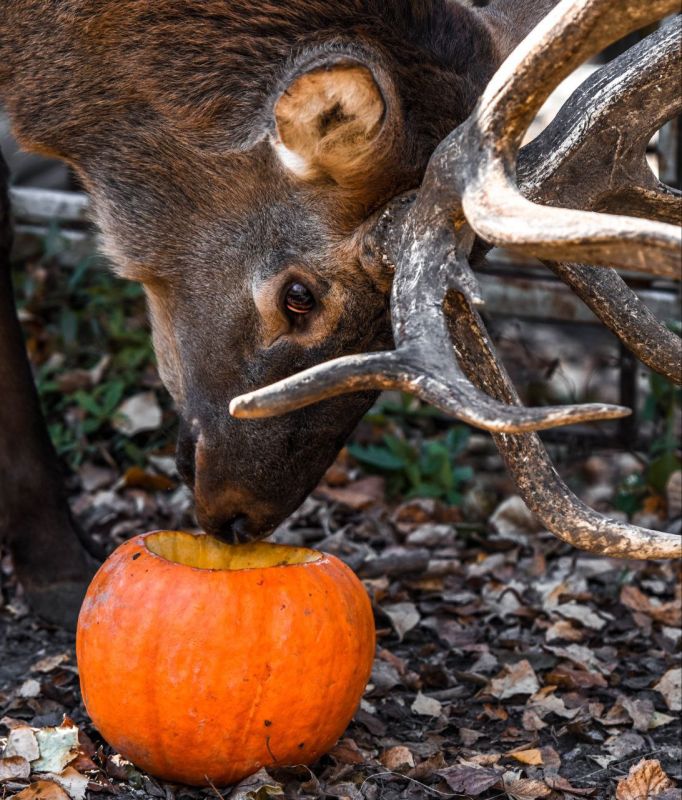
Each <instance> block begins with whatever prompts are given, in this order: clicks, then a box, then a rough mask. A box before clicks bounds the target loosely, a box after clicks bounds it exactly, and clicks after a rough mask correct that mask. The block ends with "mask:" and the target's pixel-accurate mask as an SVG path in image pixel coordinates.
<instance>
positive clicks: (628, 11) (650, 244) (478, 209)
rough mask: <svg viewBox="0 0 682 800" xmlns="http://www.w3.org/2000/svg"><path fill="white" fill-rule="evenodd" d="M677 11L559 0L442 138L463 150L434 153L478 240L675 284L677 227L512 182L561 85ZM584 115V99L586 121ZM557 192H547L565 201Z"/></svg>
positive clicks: (666, 6) (658, 2) (661, 5)
mask: <svg viewBox="0 0 682 800" xmlns="http://www.w3.org/2000/svg"><path fill="white" fill-rule="evenodd" d="M677 8H678V2H677V0H648V2H646V3H640V2H636V0H631V1H630V2H629V3H613V2H609V0H586V1H585V2H583V3H575V2H573V1H572V0H563V2H561V3H560V4H559V5H558V6H556V8H555V9H554V10H553V11H552V12H551V13H550V14H549V15H548V16H547V17H546V18H545V19H544V20H543V21H542V22H541V23H540V24H539V25H538V26H537V28H535V30H534V31H533V32H532V33H531V34H530V36H528V37H527V38H526V39H525V40H524V42H523V43H522V44H521V45H520V46H519V47H517V48H516V50H515V51H514V52H513V53H512V54H511V56H510V57H509V58H508V59H507V60H506V61H505V62H504V64H503V65H502V67H500V69H499V70H498V71H497V73H496V74H495V75H494V76H493V78H492V80H491V82H490V83H489V85H488V87H487V88H486V90H485V92H484V94H483V96H482V97H481V100H480V102H479V105H478V106H477V108H476V110H475V111H474V113H473V114H472V115H471V116H470V117H469V119H468V120H467V121H466V122H465V123H464V124H463V125H461V126H460V127H459V128H458V129H457V130H456V131H454V132H453V133H452V134H451V135H450V137H448V138H449V139H453V140H456V141H458V142H459V143H461V144H460V146H459V147H453V146H451V143H450V142H448V139H446V140H445V142H443V143H442V144H441V146H440V148H439V150H440V151H441V152H440V154H438V152H437V155H439V160H440V161H441V163H440V165H439V169H440V170H441V171H442V172H443V174H446V175H450V176H452V178H453V179H454V181H455V184H456V186H457V189H458V190H459V194H460V196H461V199H462V208H463V211H464V214H465V216H466V219H467V221H468V222H469V224H470V225H471V226H472V228H473V229H474V230H475V231H476V233H477V234H478V235H479V236H480V237H481V238H482V239H484V240H485V241H487V242H490V243H491V244H494V245H497V246H500V247H507V248H508V249H510V250H515V251H518V252H521V253H525V254H526V255H533V256H536V257H537V258H546V259H550V260H553V261H566V260H571V261H584V262H586V263H589V264H595V265H602V266H617V267H625V268H631V269H637V270H639V271H642V272H650V273H652V274H655V275H663V276H667V277H671V278H677V279H679V278H680V232H679V229H678V228H676V227H675V226H674V225H669V224H665V223H661V222H652V221H650V220H642V219H638V220H635V219H633V218H632V217H624V216H620V215H618V216H616V215H612V214H608V215H604V214H597V213H595V212H590V211H579V210H574V209H567V208H554V207H551V206H544V205H539V204H538V203H533V202H531V201H530V200H527V199H526V198H525V197H523V195H522V194H521V192H520V191H519V188H518V186H517V185H516V183H515V180H514V173H515V164H516V157H517V154H518V151H519V147H520V144H521V140H522V137H523V135H524V133H525V132H526V130H527V129H528V126H529V125H530V123H531V121H532V119H533V117H534V116H535V114H536V113H537V111H538V110H539V108H540V106H541V105H542V103H543V102H544V101H545V100H546V99H547V97H548V96H549V94H550V93H551V91H552V89H553V88H554V87H555V86H556V85H557V84H558V83H559V81H561V80H562V79H563V78H565V77H566V76H567V75H568V74H569V73H570V72H571V71H572V70H573V69H574V67H576V66H577V65H578V64H579V63H581V62H582V61H584V60H585V58H587V57H588V56H590V55H592V54H593V53H595V52H596V51H598V50H599V49H600V48H602V47H603V46H604V45H606V44H608V43H609V42H612V41H613V40H614V39H616V38H618V37H620V36H624V35H625V34H627V33H629V32H630V31H632V30H635V29H637V28H641V27H642V26H644V25H647V24H649V23H651V22H654V21H655V20H657V19H660V18H661V17H662V16H663V15H664V14H666V13H673V12H675V11H676V10H677ZM641 67H642V68H644V69H647V67H648V68H649V70H651V64H648V65H647V64H646V63H644V64H641ZM650 74H651V73H650ZM657 85H658V84H657ZM530 87H532V90H530ZM597 88H598V87H597ZM668 90H669V91H674V89H670V87H669V89H668ZM614 102H618V103H619V104H620V103H621V98H619V99H618V101H614ZM590 111H591V109H589V108H588V107H587V106H586V105H585V104H584V103H583V115H589V113H590ZM461 145H465V146H464V147H463V146H461ZM474 153H475V154H476V157H475V158H471V157H470V156H471V154H474ZM463 154H465V155H467V156H469V158H466V157H463ZM580 179H581V180H590V179H591V176H587V175H581V176H580ZM561 188H562V187H561V186H560V185H559V186H556V187H553V191H557V192H558V194H559V196H561V195H560V192H561ZM556 196H557V194H554V197H556ZM610 210H612V209H610Z"/></svg>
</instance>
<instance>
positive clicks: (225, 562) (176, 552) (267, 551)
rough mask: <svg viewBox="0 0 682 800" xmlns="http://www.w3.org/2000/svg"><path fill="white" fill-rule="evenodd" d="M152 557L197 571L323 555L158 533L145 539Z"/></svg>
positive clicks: (267, 564)
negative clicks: (152, 554)
mask: <svg viewBox="0 0 682 800" xmlns="http://www.w3.org/2000/svg"><path fill="white" fill-rule="evenodd" d="M144 543H145V546H146V548H147V550H149V551H150V552H151V553H154V555H156V556H159V557H161V558H164V559H165V560H166V561H171V562H172V563H174V564H183V565H184V566H187V567H195V568H196V569H222V570H240V569H265V568H268V567H284V566H290V565H297V564H310V563H312V562H313V561H319V559H320V558H322V553H319V552H318V551H317V550H310V549H309V548H307V547H288V546H287V545H281V544H272V543H271V542H253V543H252V544H227V543H225V542H221V541H220V539H216V538H215V537H214V536H209V535H208V534H193V533H187V532H185V531H157V532H156V533H150V534H148V535H147V536H145V537H144Z"/></svg>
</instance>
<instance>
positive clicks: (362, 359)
mask: <svg viewBox="0 0 682 800" xmlns="http://www.w3.org/2000/svg"><path fill="white" fill-rule="evenodd" d="M419 225H421V218H420V217H419ZM406 231H407V233H406V236H407V237H408V244H407V246H406V247H405V250H404V253H405V258H404V259H403V261H402V262H401V267H400V268H399V270H398V272H397V274H396V277H395V280H394V284H393V303H392V306H393V309H394V317H395V318H394V326H393V327H394V333H395V340H396V345H397V349H396V350H393V351H389V352H379V353H365V354H358V355H351V356H344V357H342V358H337V359H334V360H332V361H328V362H326V363H324V364H320V365H318V366H315V367H312V368H310V369H307V370H304V371H303V372H299V373H297V374H296V375H292V376H291V377H288V378H285V379H284V380H281V381H278V382H277V383H274V384H272V385H270V386H266V387H265V388H263V389H259V390H257V391H255V392H250V393H249V394H245V395H241V396H240V397H236V398H234V399H233V400H232V402H231V403H230V413H231V414H232V415H233V416H235V417H239V418H258V417H268V416H272V415H274V414H284V413H287V412H290V411H293V410H295V409H298V408H302V407H303V406H306V405H309V404H310V403H314V402H317V401H319V400H322V399H324V398H328V397H334V396H336V395H339V394H344V393H346V392H356V391H367V390H371V389H374V390H376V389H402V390H404V391H408V392H410V393H412V394H414V395H416V396H417V397H420V398H421V399H422V400H425V401H426V402H428V403H431V404H432V405H434V406H436V407H438V408H440V409H441V410H442V411H444V412H445V413H447V414H451V415H453V416H455V417H458V418H459V419H461V420H463V421H465V422H467V423H469V424H470V425H473V426H475V427H478V428H482V429H484V430H488V431H498V432H501V431H504V432H507V433H515V432H521V431H528V430H544V429H546V428H551V427H556V426H559V425H570V424H574V423H576V422H584V421H588V420H597V419H614V418H617V417H622V416H626V415H627V414H629V413H630V411H629V409H627V408H623V407H622V406H613V405H608V404H603V403H589V404H585V405H577V406H545V407H542V408H526V407H518V406H517V407H514V406H509V405H507V404H505V403H503V402H498V401H496V400H494V399H492V398H491V397H489V396H488V395H486V394H485V393H484V392H482V391H480V390H479V389H477V388H476V387H475V386H474V385H473V384H472V382H471V381H470V380H469V378H468V377H467V376H466V375H465V374H464V373H463V371H462V369H461V367H460V366H459V364H458V363H457V360H456V358H455V357H454V353H453V351H452V345H451V342H450V336H449V333H448V329H447V323H446V321H445V318H444V316H443V308H442V306H443V298H444V297H445V295H446V292H447V291H448V290H449V289H453V290H455V291H457V292H459V293H461V294H462V295H463V296H465V297H467V302H469V303H475V302H476V299H477V297H478V290H477V284H476V278H475V276H474V274H473V272H472V271H471V269H470V267H469V265H468V263H466V261H465V260H464V259H461V258H457V256H456V251H455V241H454V238H455V237H454V231H453V229H452V226H451V225H447V226H446V227H445V228H442V227H438V228H437V229H431V230H430V231H429V232H426V233H425V237H426V239H427V241H426V242H424V241H419V240H418V239H415V238H414V237H413V236H412V234H413V233H414V231H415V227H414V225H410V224H408V225H407V226H406ZM452 259H456V260H455V261H454V263H453V261H452ZM432 264H438V265H440V266H439V267H438V269H437V270H436V271H435V273H434V272H433V271H432V266H431V265H432ZM453 267H454V268H453Z"/></svg>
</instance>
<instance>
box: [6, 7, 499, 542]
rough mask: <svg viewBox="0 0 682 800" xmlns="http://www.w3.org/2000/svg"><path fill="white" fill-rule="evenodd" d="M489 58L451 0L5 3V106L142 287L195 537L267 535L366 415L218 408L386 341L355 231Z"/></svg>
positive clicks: (459, 116)
mask: <svg viewBox="0 0 682 800" xmlns="http://www.w3.org/2000/svg"><path fill="white" fill-rule="evenodd" d="M496 60H497V56H496V55H495V49H494V45H493V42H492V38H491V35H490V33H489V30H488V27H487V26H486V24H484V21H483V20H482V18H481V17H480V16H479V15H477V14H476V13H475V12H474V11H472V10H470V9H467V8H464V7H462V6H460V5H458V4H457V3H455V2H450V1H449V0H391V1H390V2H388V1H387V0H347V2H337V1H336V0H305V1H303V0H288V2H273V1H272V0H270V1H269V2H265V3H261V4H253V3H247V2H245V0H155V1H154V2H150V3H147V2H139V0H3V2H2V4H1V6H0V96H1V97H2V98H3V100H4V102H5V104H6V106H7V109H8V110H9V112H10V115H11V118H12V121H13V125H14V130H15V133H16V135H17V136H18V138H19V140H20V141H21V143H22V144H23V145H24V146H25V147H26V148H29V149H33V150H36V151H38V152H42V153H48V154H51V155H56V156H58V157H60V158H62V159H65V160H66V161H68V162H69V163H70V164H71V165H72V166H73V168H74V169H75V170H76V171H77V172H78V174H79V176H80V178H81V180H82V181H83V183H84V185H85V186H86V187H87V189H88V190H89V192H90V194H91V196H92V199H93V205H94V215H95V218H96V221H97V222H98V224H99V225H100V227H101V229H102V232H103V234H104V242H105V247H106V250H107V251H108V253H109V254H110V255H111V257H112V259H113V262H114V264H115V267H116V269H117V270H118V271H119V273H120V274H121V275H123V276H125V277H127V278H130V279H132V280H139V281H141V282H142V283H143V284H144V287H145V290H146V292H147V296H148V298H149V308H150V311H151V320H152V328H153V335H154V342H155V346H156V351H157V354H158V359H159V365H160V370H161V374H162V377H163V379H164V381H165V383H166V385H167V386H168V388H169V390H170V391H171V393H172V394H173V396H174V398H175V400H176V402H177V405H178V409H179V411H180V413H181V416H182V419H183V425H182V432H181V436H180V441H179V449H178V459H179V466H180V468H181V470H182V472H183V474H184V475H185V477H186V478H187V480H188V482H189V483H190V484H191V485H193V486H194V488H195V492H196V495H197V498H198V501H199V502H198V511H199V517H200V522H201V523H202V524H203V525H204V526H205V527H206V528H208V529H211V530H213V531H215V532H218V533H222V534H223V535H226V536H230V535H231V536H236V537H245V536H252V535H256V534H262V533H264V532H266V531H267V530H268V529H270V528H272V527H273V526H274V525H275V524H276V523H277V522H278V521H279V520H280V519H281V518H282V517H283V516H284V515H286V514H287V513H289V512H290V511H292V510H293V509H294V508H295V507H296V506H297V505H298V504H299V503H300V502H301V500H302V499H303V497H304V496H305V494H306V493H307V492H308V491H310V490H311V489H312V488H313V486H314V485H315V483H316V481H317V480H318V479H319V477H320V475H321V474H322V473H323V471H324V470H325V469H326V467H327V466H328V464H329V463H330V461H331V460H332V459H333V457H334V455H335V453H336V452H337V450H338V448H339V447H340V446H341V444H342V443H343V441H344V439H345V438H346V436H347V435H348V434H349V433H350V431H351V430H352V428H353V427H354V425H355V424H356V422H357V420H358V419H359V417H360V416H361V414H362V413H363V412H364V411H365V410H366V409H367V407H368V405H369V404H370V402H371V401H372V395H354V396H350V397H346V398H336V399H334V400H330V401H327V402H324V403H321V404H318V405H317V406H315V407H313V408H310V409H306V410H303V411H299V412H297V413H294V414H291V415H289V416H286V417H282V418H279V419H273V420H264V421H258V422H255V421H254V422H237V421H236V420H233V419H231V418H230V417H229V414H228V410H227V409H228V402H229V400H230V398H232V397H233V396H235V395H236V394H239V393H241V392H244V391H247V390H249V389H253V388H256V387H258V386H262V385H264V384H267V383H270V382H272V381H274V380H277V379H279V378H281V377H284V376H286V375H288V374H290V373H292V372H294V371H296V370H299V369H302V368H305V367H308V366H311V365H313V364H315V363H318V362H320V361H322V360H324V359H328V358H332V357H334V356H338V355H341V354H344V353H352V352H358V351H361V350H365V349H368V348H382V347H387V346H389V345H390V326H389V322H388V313H387V303H388V300H387V286H388V283H389V280H390V277H389V276H387V275H386V274H384V273H383V271H382V268H381V265H376V264H374V265H373V264H370V265H367V264H364V262H363V260H362V252H361V242H362V235H361V234H362V226H363V224H364V223H365V221H366V220H367V219H368V217H369V216H370V215H371V214H372V212H373V211H374V210H376V209H377V208H379V207H380V206H381V205H382V204H383V203H384V202H386V201H387V200H388V199H390V198H391V197H392V196H393V195H395V194H397V193H398V192H400V191H403V190H406V189H409V188H412V187H414V186H416V185H418V183H419V181H420V179H421V176H422V174H423V171H424V168H425V166H426V163H427V161H428V158H429V155H430V154H431V152H432V151H433V149H434V147H435V146H436V144H437V143H438V142H439V141H440V140H441V139H442V138H443V137H444V136H445V135H446V134H447V133H448V132H449V131H450V130H451V129H452V128H454V127H455V126H456V125H457V124H459V123H460V122H461V121H462V120H463V119H464V118H465V117H466V116H467V115H468V114H469V112H470V111H471V109H472V107H473V104H474V102H475V100H476V98H477V96H478V95H479V93H480V92H481V90H482V88H483V86H484V85H485V83H486V81H487V80H488V78H489V77H490V75H491V74H492V71H493V70H494V68H495V66H496ZM316 104H317V105H316ZM306 114H307V116H308V118H306ZM311 126H312V127H311ZM278 143H280V144H284V145H285V146H286V147H287V148H289V149H290V150H291V151H293V152H295V153H296V155H297V157H298V158H299V160H300V162H299V167H300V166H301V164H303V167H302V168H301V169H298V170H297V169H293V170H292V169H290V168H289V167H290V166H291V165H289V167H288V166H287V163H286V159H284V160H283V159H281V158H280V157H279V156H278V153H277V144H278ZM361 264H363V266H361ZM292 280H298V281H301V282H304V283H305V284H307V285H308V286H309V287H310V288H311V290H312V291H313V292H314V294H315V296H316V299H317V307H316V310H315V311H314V312H313V313H311V314H310V315H309V316H308V317H306V318H302V319H299V320H292V319H290V318H289V317H287V315H286V314H285V313H284V312H283V310H282V300H281V296H282V292H283V290H284V288H285V285H286V283H287V282H291V281H292ZM197 443H199V445H198V446H197ZM238 518H240V525H236V524H235V521H236V520H237V519H238Z"/></svg>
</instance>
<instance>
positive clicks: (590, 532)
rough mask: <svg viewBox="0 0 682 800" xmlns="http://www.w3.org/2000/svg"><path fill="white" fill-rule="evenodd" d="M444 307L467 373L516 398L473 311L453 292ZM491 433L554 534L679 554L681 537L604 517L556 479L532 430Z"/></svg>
mask: <svg viewBox="0 0 682 800" xmlns="http://www.w3.org/2000/svg"><path fill="white" fill-rule="evenodd" d="M445 307H446V313H447V315H448V321H449V323H450V330H451V334H452V340H453V342H454V343H455V348H456V350H457V354H458V356H459V359H460V363H461V364H462V366H463V368H464V370H465V372H466V373H467V375H469V377H470V378H471V380H472V381H473V382H474V383H475V384H476V385H477V386H478V387H479V388H481V389H483V390H484V391H486V392H489V393H490V394H491V395H492V396H493V397H497V399H498V400H501V401H503V402H507V403H517V404H518V403H519V398H518V395H517V394H516V391H515V389H514V386H513V384H512V382H511V381H510V380H509V377H508V375H507V374H506V371H505V369H504V367H502V366H501V365H500V363H499V361H498V360H497V358H496V357H495V355H494V351H493V347H492V343H491V342H490V339H489V338H488V336H487V334H486V333H485V329H484V327H483V325H482V324H481V320H480V318H479V317H478V314H477V313H476V311H475V310H474V309H473V308H471V306H469V305H468V304H467V302H466V299H465V298H464V297H463V296H462V295H460V294H456V293H451V294H450V295H449V296H448V298H447V301H446V306H445ZM493 439H494V441H495V444H496V445H497V448H498V450H499V451H500V454H501V456H502V458H503V459H504V461H505V464H506V466H507V469H508V470H509V472H510V474H511V475H512V477H513V478H514V482H515V483H516V486H517V488H518V490H519V494H520V495H521V497H522V498H523V500H524V502H525V503H526V505H527V506H528V508H530V510H531V511H532V512H533V513H534V514H535V515H536V516H537V517H538V518H539V519H540V520H541V522H542V523H543V525H544V526H545V527H546V528H547V530H549V531H551V532H552V533H553V534H554V535H555V536H558V537H559V538H560V539H563V540H564V541H565V542H568V543H569V544H572V545H573V546H574V547H577V548H579V549H580V550H588V551H589V552H592V553H600V554H602V555H607V556H613V557H615V558H682V537H680V536H677V535H675V534H671V533H661V532H660V531H653V530H648V529H646V528H638V527H637V526H635V525H628V524H627V523H625V522H619V521H618V520H615V519H609V518H608V517H604V516H603V515H602V514H598V513H597V512H596V511H593V510H592V509H591V508H590V507H589V506H587V505H585V503H583V502H582V500H580V499H579V498H578V497H576V496H575V495H574V494H573V492H571V490H570V489H569V488H568V487H567V486H566V484H565V483H564V482H563V481H562V480H561V477H560V476H559V473H558V472H557V471H556V469H555V468H554V465H553V464H552V462H551V460H550V458H549V455H548V453H547V450H545V448H544V446H543V444H542V442H541V440H540V437H539V436H538V435H537V434H535V433H524V434H520V435H514V436H508V435H506V434H494V435H493Z"/></svg>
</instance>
